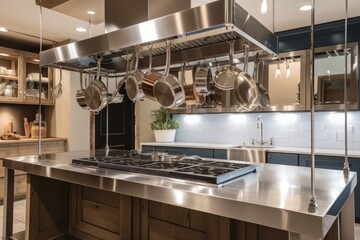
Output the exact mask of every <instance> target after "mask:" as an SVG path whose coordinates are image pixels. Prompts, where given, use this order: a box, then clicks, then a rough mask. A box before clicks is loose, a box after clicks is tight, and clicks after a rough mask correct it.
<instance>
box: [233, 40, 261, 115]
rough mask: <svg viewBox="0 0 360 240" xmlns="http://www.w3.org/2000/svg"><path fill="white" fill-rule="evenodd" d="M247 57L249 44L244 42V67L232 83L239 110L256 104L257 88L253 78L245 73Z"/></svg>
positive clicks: (245, 109) (254, 106)
mask: <svg viewBox="0 0 360 240" xmlns="http://www.w3.org/2000/svg"><path fill="white" fill-rule="evenodd" d="M248 57H249V46H248V45H247V44H244V69H243V71H242V72H241V73H240V74H239V75H238V76H237V78H236V80H235V84H234V94H235V98H236V100H237V101H238V103H239V109H238V110H240V111H243V110H244V111H252V110H254V109H255V108H256V107H257V106H258V97H259V92H258V88H257V86H256V82H255V80H254V79H253V78H252V77H251V76H250V75H249V74H248V73H247V65H248Z"/></svg>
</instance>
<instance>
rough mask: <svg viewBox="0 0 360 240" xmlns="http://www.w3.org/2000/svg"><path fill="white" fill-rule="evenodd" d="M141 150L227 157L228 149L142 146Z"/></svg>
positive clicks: (145, 151)
mask: <svg viewBox="0 0 360 240" xmlns="http://www.w3.org/2000/svg"><path fill="white" fill-rule="evenodd" d="M141 151H142V152H144V153H150V152H154V151H155V152H166V153H168V154H170V155H186V156H192V155H197V156H199V157H204V158H218V159H226V150H222V149H208V148H185V147H164V146H142V147H141Z"/></svg>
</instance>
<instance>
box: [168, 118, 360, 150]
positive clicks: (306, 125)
mask: <svg viewBox="0 0 360 240" xmlns="http://www.w3.org/2000/svg"><path fill="white" fill-rule="evenodd" d="M259 115H260V114H259V113H246V114H202V115H176V116H175V118H176V119H179V120H180V122H181V127H180V129H178V130H177V133H176V141H178V142H199V143H230V144H239V145H241V144H243V143H244V142H245V143H247V144H248V143H250V142H251V139H252V138H257V139H259V138H260V132H259V130H258V129H257V127H256V121H257V117H258V116H259ZM262 116H263V126H264V138H265V139H269V138H273V139H274V144H275V145H276V146H282V147H310V113H263V114H262ZM344 138H345V131H344V113H336V112H317V113H316V114H315V147H316V148H329V149H344ZM348 141H349V149H350V150H351V149H353V150H360V111H356V112H349V113H348Z"/></svg>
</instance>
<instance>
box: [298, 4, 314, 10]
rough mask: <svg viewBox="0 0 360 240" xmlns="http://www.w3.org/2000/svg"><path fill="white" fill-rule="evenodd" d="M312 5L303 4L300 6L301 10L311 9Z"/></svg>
mask: <svg viewBox="0 0 360 240" xmlns="http://www.w3.org/2000/svg"><path fill="white" fill-rule="evenodd" d="M311 8H312V7H311V5H304V6H301V7H299V10H300V11H309V10H311Z"/></svg>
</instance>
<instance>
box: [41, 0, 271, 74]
mask: <svg viewBox="0 0 360 240" xmlns="http://www.w3.org/2000/svg"><path fill="white" fill-rule="evenodd" d="M231 40H236V41H246V42H248V43H249V44H250V48H251V49H253V50H260V49H262V50H265V51H266V52H267V53H270V54H277V52H278V44H277V37H276V36H275V35H274V34H273V33H272V32H271V31H269V30H268V29H267V28H265V27H264V26H263V25H262V24H261V23H260V22H258V21H257V20H256V19H255V18H253V17H252V16H251V15H250V14H249V13H247V12H246V11H245V10H244V9H243V8H242V7H241V6H239V5H238V4H237V3H236V2H235V0H218V1H214V2H211V3H208V4H205V5H202V6H199V7H195V8H191V9H187V10H184V11H180V12H177V13H174V14H171V15H167V16H163V17H159V18H155V19H152V20H148V21H145V22H141V23H137V24H135V25H132V26H129V27H125V28H122V29H118V30H115V31H112V32H109V33H106V34H104V35H100V36H97V37H93V38H90V39H86V40H83V41H79V42H75V43H70V44H67V45H64V46H60V47H56V48H52V49H49V50H46V51H43V52H41V53H40V65H41V66H52V67H60V66H61V67H62V68H64V69H68V70H73V71H79V70H83V69H88V68H92V67H94V66H95V65H96V59H97V58H98V57H100V56H101V57H102V58H103V62H102V68H103V69H106V70H108V71H109V72H123V71H124V70H125V65H126V64H125V60H124V59H123V57H122V56H124V55H126V54H127V52H129V51H130V52H132V51H133V49H134V46H140V51H141V55H142V58H143V59H142V60H143V64H145V63H144V62H147V56H148V54H149V46H152V48H153V55H154V56H155V57H154V65H155V66H156V65H158V66H159V65H164V62H165V61H164V55H165V45H166V43H167V42H170V43H171V50H172V63H173V64H174V63H178V62H185V61H196V60H200V59H201V60H202V59H207V58H214V57H219V56H224V55H227V54H228V51H229V46H228V44H227V42H228V41H231ZM237 45H240V44H237ZM235 51H237V52H239V51H240V46H237V47H236V48H235Z"/></svg>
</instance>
